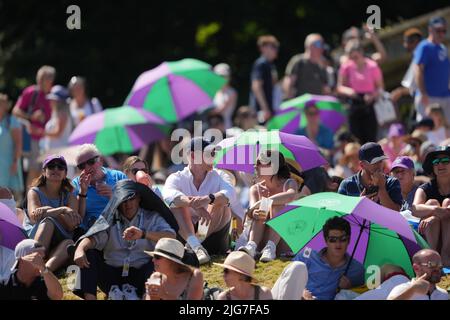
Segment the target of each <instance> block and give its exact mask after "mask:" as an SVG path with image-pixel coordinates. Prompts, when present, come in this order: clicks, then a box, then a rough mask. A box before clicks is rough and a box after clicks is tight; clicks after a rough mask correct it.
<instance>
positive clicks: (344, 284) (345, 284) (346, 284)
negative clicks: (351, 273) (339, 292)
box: [339, 276, 352, 289]
mask: <svg viewBox="0 0 450 320" xmlns="http://www.w3.org/2000/svg"><path fill="white" fill-rule="evenodd" d="M351 287H352V283H351V282H350V280H349V279H348V278H347V277H346V276H342V277H341V279H340V280H339V288H341V289H350V288H351Z"/></svg>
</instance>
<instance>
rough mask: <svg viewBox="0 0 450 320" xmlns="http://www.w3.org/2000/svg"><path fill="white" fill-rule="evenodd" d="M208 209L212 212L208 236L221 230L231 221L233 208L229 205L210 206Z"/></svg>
mask: <svg viewBox="0 0 450 320" xmlns="http://www.w3.org/2000/svg"><path fill="white" fill-rule="evenodd" d="M208 211H209V212H210V213H211V222H210V224H209V228H208V233H207V235H206V237H208V236H209V235H211V234H212V233H214V232H217V231H219V230H221V229H222V228H223V227H225V226H226V225H227V223H228V222H230V221H231V210H230V208H229V207H227V206H221V207H217V206H209V207H208Z"/></svg>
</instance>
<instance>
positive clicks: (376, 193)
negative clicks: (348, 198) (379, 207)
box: [359, 188, 378, 202]
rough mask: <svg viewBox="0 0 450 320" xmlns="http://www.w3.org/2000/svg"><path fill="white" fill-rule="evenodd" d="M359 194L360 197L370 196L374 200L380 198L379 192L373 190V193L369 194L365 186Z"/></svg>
mask: <svg viewBox="0 0 450 320" xmlns="http://www.w3.org/2000/svg"><path fill="white" fill-rule="evenodd" d="M359 196H360V197H366V198H369V199H370V200H372V201H375V200H377V199H378V192H373V193H370V194H367V189H366V188H364V189H363V191H362V192H361V193H360V194H359ZM375 202H376V201H375Z"/></svg>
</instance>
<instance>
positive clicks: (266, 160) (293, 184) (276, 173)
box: [239, 150, 311, 262]
mask: <svg viewBox="0 0 450 320" xmlns="http://www.w3.org/2000/svg"><path fill="white" fill-rule="evenodd" d="M273 159H276V160H275V161H273ZM272 162H273V163H272ZM276 162H278V165H277V163H276ZM255 171H256V175H257V178H258V179H259V182H257V183H256V184H254V185H253V186H252V187H251V188H250V208H249V210H248V212H247V214H248V217H249V218H251V219H252V220H253V222H252V225H251V230H250V234H249V241H248V243H247V244H246V245H245V246H244V247H241V248H239V249H240V250H245V251H246V252H247V253H248V254H249V255H250V256H251V257H254V256H255V254H256V250H257V248H258V246H259V245H260V244H261V243H262V242H263V238H266V241H267V242H266V243H267V244H266V246H265V247H264V249H263V250H262V255H261V258H260V261H262V262H268V261H272V260H273V259H275V258H276V247H277V245H278V243H279V242H280V236H279V235H278V234H277V233H276V232H275V231H273V230H272V229H271V228H269V227H266V225H265V222H266V220H269V219H271V218H274V217H275V216H276V213H277V212H279V211H280V210H281V209H283V207H284V206H285V205H286V204H287V203H289V202H291V201H294V200H297V199H299V198H300V197H301V196H307V195H309V194H311V192H310V191H309V189H308V187H306V186H304V185H301V186H299V182H300V183H302V182H303V179H302V178H300V173H299V172H298V170H297V169H295V168H294V167H293V166H292V165H290V164H288V163H287V161H286V160H285V158H284V156H283V154H281V153H280V152H278V151H274V150H267V151H266V152H261V153H260V154H259V156H258V159H257V161H256V165H255ZM291 176H292V177H294V178H295V179H294V178H291ZM297 181H298V182H297ZM263 198H269V199H270V200H272V201H273V202H272V207H271V208H269V212H264V211H263V210H261V209H260V204H261V200H262V199H263Z"/></svg>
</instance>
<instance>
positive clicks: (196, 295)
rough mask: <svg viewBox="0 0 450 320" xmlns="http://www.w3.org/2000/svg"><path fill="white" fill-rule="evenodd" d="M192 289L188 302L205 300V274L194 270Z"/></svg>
mask: <svg viewBox="0 0 450 320" xmlns="http://www.w3.org/2000/svg"><path fill="white" fill-rule="evenodd" d="M193 272H194V274H193V275H192V278H191V282H190V287H189V289H188V293H187V300H202V299H203V273H202V272H201V271H200V270H199V269H194V271H193Z"/></svg>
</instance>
